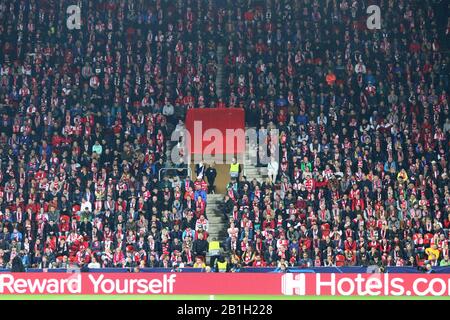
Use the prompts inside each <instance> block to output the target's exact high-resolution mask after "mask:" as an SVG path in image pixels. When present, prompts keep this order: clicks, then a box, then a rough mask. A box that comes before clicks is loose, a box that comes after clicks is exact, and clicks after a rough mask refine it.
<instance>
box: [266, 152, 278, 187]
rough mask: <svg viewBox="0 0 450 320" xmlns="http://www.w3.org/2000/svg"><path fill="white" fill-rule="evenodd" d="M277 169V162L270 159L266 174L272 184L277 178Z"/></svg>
mask: <svg viewBox="0 0 450 320" xmlns="http://www.w3.org/2000/svg"><path fill="white" fill-rule="evenodd" d="M278 168H279V164H278V162H277V160H276V159H275V158H274V157H271V158H270V162H269V164H268V165H267V174H268V175H269V179H270V180H271V181H272V182H275V179H276V178H277V175H278Z"/></svg>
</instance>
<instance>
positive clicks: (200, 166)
mask: <svg viewBox="0 0 450 320" xmlns="http://www.w3.org/2000/svg"><path fill="white" fill-rule="evenodd" d="M205 169H206V166H205V164H204V163H203V161H200V162H199V163H197V164H196V165H195V173H196V174H197V179H203V176H204V175H205Z"/></svg>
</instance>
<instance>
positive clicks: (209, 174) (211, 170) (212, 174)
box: [205, 163, 217, 193]
mask: <svg viewBox="0 0 450 320" xmlns="http://www.w3.org/2000/svg"><path fill="white" fill-rule="evenodd" d="M205 175H206V178H208V192H209V193H216V186H215V185H214V181H215V180H216V177H217V170H216V168H215V167H214V163H212V164H211V165H210V166H209V167H208V168H207V169H206V172H205Z"/></svg>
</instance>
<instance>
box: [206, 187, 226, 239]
mask: <svg viewBox="0 0 450 320" xmlns="http://www.w3.org/2000/svg"><path fill="white" fill-rule="evenodd" d="M223 199H224V195H223V194H208V195H207V198H206V216H207V217H208V221H209V229H208V233H209V237H208V239H209V240H212V239H213V238H216V239H217V240H218V241H221V242H222V241H224V240H225V239H226V236H227V233H226V230H227V227H228V222H227V221H225V217H224V216H223V214H222V210H221V209H220V204H222V203H223Z"/></svg>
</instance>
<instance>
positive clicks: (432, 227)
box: [0, 0, 450, 270]
mask: <svg viewBox="0 0 450 320" xmlns="http://www.w3.org/2000/svg"><path fill="white" fill-rule="evenodd" d="M367 2H370V1H348V0H326V1H318V0H302V1H294V0H266V1H262V0H237V1H232V0H228V1H214V0H206V1H204V0H186V1H181V0H178V1H168V0H154V1H144V0H136V1H132V0H105V1H102V0H100V1H92V0H80V1H78V2H77V3H78V4H79V5H80V8H81V12H82V24H81V29H80V30H76V29H75V30H68V29H67V27H66V19H67V16H68V15H67V13H66V8H67V7H68V6H69V5H71V4H73V3H72V1H67V0H62V1H52V0H20V1H13V2H11V1H6V0H0V20H1V24H0V34H1V36H0V47H1V49H0V77H1V83H0V112H1V115H0V116H1V119H0V267H10V266H11V261H12V260H13V259H14V257H16V256H19V257H20V258H21V259H22V262H23V264H24V265H25V266H26V267H28V268H66V267H69V266H70V265H73V264H77V265H79V266H82V265H88V266H89V267H92V268H95V267H173V266H175V265H176V266H180V265H184V266H193V267H205V259H204V258H205V256H206V252H207V250H208V242H207V239H208V220H207V217H206V211H205V208H206V193H207V192H208V186H207V183H206V181H205V179H203V178H200V179H195V178H193V179H192V180H191V179H190V178H189V177H185V174H182V175H180V176H179V177H175V178H174V179H170V180H169V178H168V177H167V176H166V177H164V178H163V179H161V180H160V179H159V172H160V169H161V168H163V167H164V166H165V163H166V161H167V158H166V152H167V151H168V150H167V148H168V146H170V145H168V144H167V142H168V140H169V139H170V135H171V133H172V132H173V130H175V128H176V127H177V126H179V125H181V123H182V121H183V120H184V115H185V112H186V110H187V109H189V108H194V107H195V108H205V107H208V108H214V107H239V108H245V109H246V117H247V123H248V125H250V126H256V127H264V128H277V129H279V130H280V132H281V134H280V140H279V143H280V146H281V148H280V155H281V157H280V160H279V163H278V162H277V161H276V159H274V160H273V163H271V167H272V172H271V173H272V177H273V179H270V178H269V179H268V180H267V181H265V182H264V183H262V184H260V183H258V182H256V181H246V179H245V178H244V177H241V178H239V180H237V181H232V183H231V184H230V186H229V188H228V192H227V195H226V196H225V201H224V214H225V215H226V216H227V218H228V220H229V225H228V226H227V232H228V239H227V240H226V241H225V242H226V243H225V247H226V249H227V252H229V254H230V257H229V258H230V260H229V261H230V265H231V267H232V269H233V270H237V269H238V268H240V267H245V266H256V267H259V266H283V267H285V266H287V265H288V266H332V265H338V266H339V265H349V266H352V265H369V264H378V265H380V266H381V265H388V266H401V265H414V266H416V265H418V264H423V263H424V261H427V263H430V264H432V265H433V266H434V265H449V260H448V255H449V251H448V239H449V234H448V230H449V228H450V215H449V214H450V212H449V207H450V191H449V183H448V181H449V180H448V167H449V162H448V148H449V130H450V120H449V114H448V112H449V110H448V92H447V89H448V84H449V78H448V77H449V73H450V72H449V57H448V52H447V54H446V51H445V50H444V48H443V43H442V41H441V40H440V39H442V36H441V31H440V29H439V26H438V25H436V18H435V15H437V14H438V13H437V12H436V10H434V9H433V8H434V7H433V4H434V2H435V1H433V0H424V1H420V2H418V1H408V0H399V1H379V3H380V6H381V7H382V10H383V11H382V17H383V19H382V29H381V30H368V29H367V27H366V19H367V14H366V12H365V9H366V7H367V5H368V3H367ZM374 3H377V1H374ZM446 23H447V21H446ZM449 26H450V25H448V26H447V31H448V30H449ZM220 44H222V45H224V46H225V47H226V50H225V51H226V56H225V61H224V62H223V63H224V64H225V72H226V83H225V92H226V93H225V95H224V98H219V97H217V96H216V87H215V86H216V77H217V65H218V63H221V62H218V61H217V55H216V52H217V47H218V45H220Z"/></svg>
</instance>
